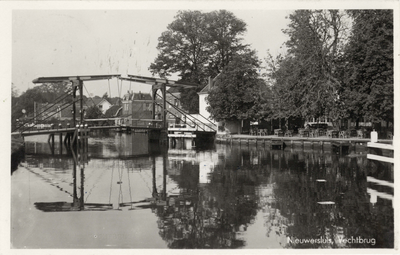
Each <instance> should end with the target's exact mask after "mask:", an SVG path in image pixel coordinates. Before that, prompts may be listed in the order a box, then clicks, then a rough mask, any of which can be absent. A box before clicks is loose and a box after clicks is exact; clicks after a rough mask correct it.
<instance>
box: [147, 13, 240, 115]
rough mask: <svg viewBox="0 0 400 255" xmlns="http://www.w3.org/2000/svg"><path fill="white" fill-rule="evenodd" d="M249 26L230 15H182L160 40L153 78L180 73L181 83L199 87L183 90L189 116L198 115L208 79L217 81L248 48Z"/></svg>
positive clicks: (152, 69) (178, 16) (177, 17)
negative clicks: (201, 95)
mask: <svg viewBox="0 0 400 255" xmlns="http://www.w3.org/2000/svg"><path fill="white" fill-rule="evenodd" d="M245 32H246V24H245V23H244V22H243V21H241V20H239V19H237V18H236V17H235V16H234V15H233V14H232V13H231V12H228V11H225V10H220V11H213V12H209V13H203V12H200V11H179V12H178V14H177V15H176V17H175V20H174V21H173V22H172V23H171V24H169V25H168V27H167V31H165V32H163V33H162V35H161V36H160V38H159V43H158V46H157V49H158V50H159V54H158V56H157V58H156V59H155V60H154V62H153V63H152V64H151V65H150V68H149V69H150V70H151V71H152V73H153V74H158V75H160V76H169V75H171V74H173V73H177V74H178V75H179V76H180V77H181V80H183V81H188V82H194V83H197V84H199V87H198V88H197V89H185V90H182V96H181V101H182V105H183V107H184V108H185V109H186V110H188V111H189V112H191V113H193V112H198V105H199V101H198V95H197V92H199V91H200V90H201V89H202V88H203V87H204V86H205V85H206V84H207V80H208V77H210V76H211V77H215V76H216V75H217V74H218V73H220V72H221V71H222V70H223V68H224V67H225V66H226V65H227V64H228V63H229V62H230V61H231V60H232V59H233V57H234V56H235V55H236V54H237V53H239V52H241V51H243V50H244V49H245V48H246V46H245V45H243V44H242V43H241V41H242V37H241V36H242V35H243V34H244V33H245Z"/></svg>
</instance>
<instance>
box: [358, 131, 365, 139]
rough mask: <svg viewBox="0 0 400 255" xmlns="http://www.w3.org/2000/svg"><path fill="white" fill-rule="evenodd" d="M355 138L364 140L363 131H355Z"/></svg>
mask: <svg viewBox="0 0 400 255" xmlns="http://www.w3.org/2000/svg"><path fill="white" fill-rule="evenodd" d="M357 138H364V131H363V130H362V129H359V130H357Z"/></svg>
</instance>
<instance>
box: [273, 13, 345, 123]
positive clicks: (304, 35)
mask: <svg viewBox="0 0 400 255" xmlns="http://www.w3.org/2000/svg"><path fill="white" fill-rule="evenodd" d="M289 19H290V24H289V26H288V28H287V29H285V30H283V32H284V33H285V34H287V35H288V36H289V40H288V41H287V42H286V47H287V49H288V52H287V55H286V56H278V58H276V60H275V61H274V62H272V61H271V59H268V62H269V65H270V68H271V70H272V72H271V74H270V78H272V79H273V80H274V81H275V82H274V83H275V84H274V85H275V88H274V92H275V93H274V102H273V105H274V108H275V111H274V112H275V113H274V115H275V117H283V116H285V117H290V116H296V117H297V116H298V117H303V118H308V117H321V116H329V117H331V118H338V117H339V116H338V114H337V111H336V109H337V108H336V107H335V105H336V104H337V100H338V95H337V89H338V86H339V84H340V82H339V79H338V72H337V65H338V63H339V58H340V57H341V56H342V55H343V45H344V41H345V39H346V38H347V33H348V27H347V26H348V22H347V19H346V15H345V13H344V12H341V11H338V10H298V11H295V12H294V13H293V14H291V15H290V16H289Z"/></svg>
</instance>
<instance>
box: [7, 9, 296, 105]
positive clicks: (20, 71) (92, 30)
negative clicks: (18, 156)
mask: <svg viewBox="0 0 400 255" xmlns="http://www.w3.org/2000/svg"><path fill="white" fill-rule="evenodd" d="M226 9H227V10H229V11H232V12H233V13H234V14H235V16H236V17H237V18H239V19H241V20H243V21H244V22H245V23H246V24H247V33H246V34H245V35H244V43H247V44H250V45H251V48H252V49H255V50H257V52H258V56H259V57H260V58H264V57H265V56H266V52H267V50H268V49H269V50H270V52H271V53H272V54H274V55H276V54H277V53H278V52H280V51H282V49H280V46H282V44H283V43H284V42H285V41H286V39H287V37H286V36H285V35H284V34H283V33H282V31H281V30H282V29H284V28H285V27H286V26H287V24H288V20H287V19H285V16H287V15H288V14H289V13H290V11H288V10H237V9H233V10H230V9H229V8H226ZM178 10H180V9H171V10H151V9H146V10H111V9H105V10H13V12H12V83H13V84H14V86H15V88H17V89H18V91H19V93H22V92H24V91H26V90H27V89H28V88H32V87H34V86H38V85H36V84H33V83H32V80H33V79H35V78H37V77H46V76H64V75H65V76H72V75H97V74H101V75H104V74H121V75H122V76H126V75H127V74H134V75H141V76H149V77H151V76H152V74H151V73H150V71H149V70H148V68H149V66H150V64H151V63H152V62H153V61H154V59H155V58H156V56H157V54H158V50H157V49H156V47H157V44H158V38H159V37H160V36H161V33H162V32H164V31H166V30H167V26H168V24H170V23H171V22H172V21H173V20H174V16H175V15H176V14H177V11H178ZM212 10H213V9H207V10H201V11H203V12H208V11H212ZM217 10H218V9H217ZM171 79H174V80H176V79H179V77H177V76H172V77H171ZM128 89H132V90H134V91H139V90H140V91H142V92H146V93H147V92H150V90H151V87H150V86H147V85H142V84H136V83H135V84H134V83H129V82H127V81H123V82H122V84H121V81H117V80H116V79H112V80H110V81H108V80H105V81H88V82H85V90H84V94H86V95H92V96H94V95H98V96H102V95H103V94H104V93H105V92H107V93H108V94H109V96H110V94H111V96H112V97H114V96H120V95H121V96H122V95H123V94H124V93H126V91H127V90H128Z"/></svg>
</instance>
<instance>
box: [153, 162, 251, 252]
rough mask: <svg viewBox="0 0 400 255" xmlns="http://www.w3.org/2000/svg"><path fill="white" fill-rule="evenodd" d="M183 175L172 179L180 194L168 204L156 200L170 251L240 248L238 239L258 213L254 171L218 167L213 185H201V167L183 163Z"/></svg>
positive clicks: (214, 173)
mask: <svg viewBox="0 0 400 255" xmlns="http://www.w3.org/2000/svg"><path fill="white" fill-rule="evenodd" d="M182 164H183V165H182V166H181V171H180V174H179V175H173V176H170V178H171V179H173V180H174V181H176V182H177V183H178V185H179V187H180V194H179V195H177V196H169V197H168V198H167V200H166V202H165V203H162V202H161V201H158V202H157V201H155V204H156V205H157V204H158V206H156V208H155V209H154V211H155V212H156V214H157V216H158V217H159V220H158V225H159V228H160V232H159V233H160V235H161V236H162V238H163V239H164V240H165V241H166V242H167V243H168V246H169V247H170V248H239V247H243V246H244V245H245V243H244V241H243V240H240V239H238V238H237V236H236V232H237V231H239V230H240V229H246V228H247V226H248V225H249V223H250V222H251V221H252V220H253V219H254V217H255V215H256V213H257V202H256V200H255V192H254V187H255V185H256V183H255V180H257V178H256V176H254V175H252V174H251V171H249V170H245V169H241V170H236V169H235V170H231V168H229V167H226V166H216V167H215V169H214V171H213V173H212V175H211V179H210V183H209V184H199V166H198V165H192V164H191V163H189V162H183V163H182Z"/></svg>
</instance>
